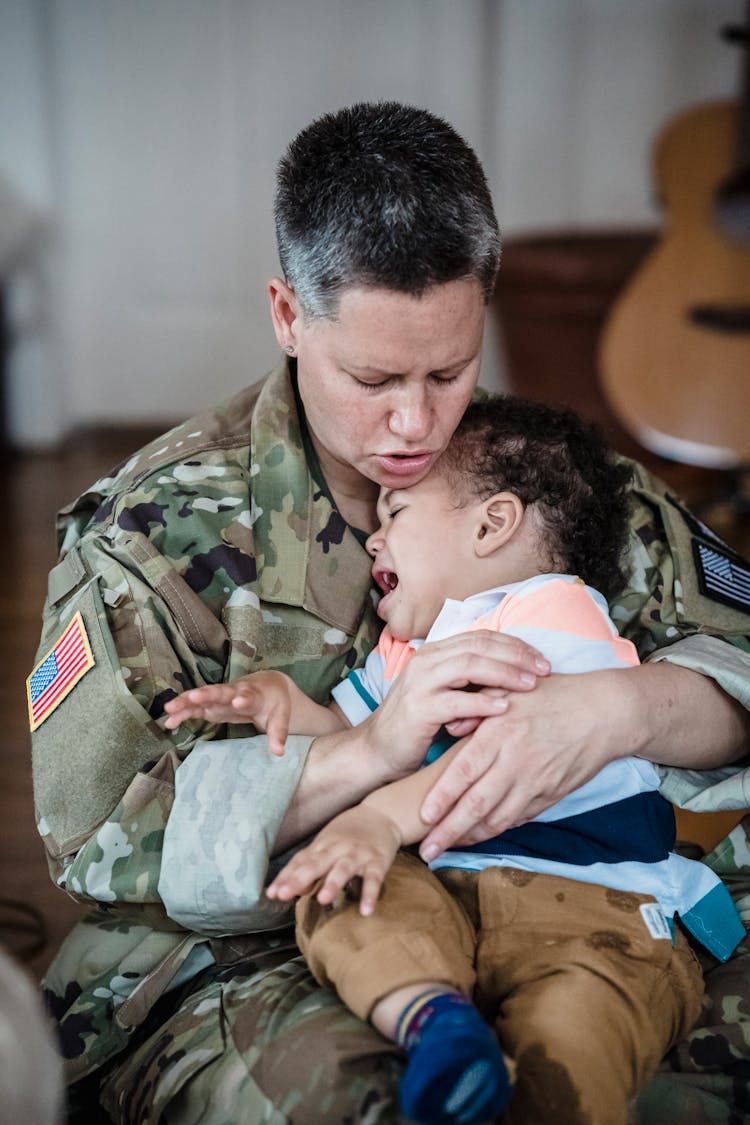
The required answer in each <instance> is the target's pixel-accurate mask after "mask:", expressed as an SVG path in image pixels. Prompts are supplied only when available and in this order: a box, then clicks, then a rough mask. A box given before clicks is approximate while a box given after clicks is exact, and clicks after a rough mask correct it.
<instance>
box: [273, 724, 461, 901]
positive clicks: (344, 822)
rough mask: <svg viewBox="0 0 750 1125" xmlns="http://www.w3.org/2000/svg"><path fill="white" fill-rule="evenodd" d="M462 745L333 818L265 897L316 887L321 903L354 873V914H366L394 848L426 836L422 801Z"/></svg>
mask: <svg viewBox="0 0 750 1125" xmlns="http://www.w3.org/2000/svg"><path fill="white" fill-rule="evenodd" d="M462 745H463V743H462V742H457V743H456V744H455V745H454V746H451V748H450V749H449V750H447V751H446V752H445V753H444V754H443V755H442V756H441V757H440V758H438V759H437V761H435V762H432V764H431V765H429V766H425V767H424V769H420V770H417V771H416V772H415V773H413V774H410V775H409V777H404V778H401V780H400V781H394V782H391V784H390V785H384V786H383V787H382V788H381V789H375V790H374V791H373V792H372V793H370V794H369V795H368V796H367V797H365V799H364V800H363V801H362V802H361V803H360V804H359V805H355V806H354V808H351V809H346V810H345V812H342V813H339V815H338V816H335V817H334V818H333V820H331V821H329V823H328V824H326V825H325V826H324V827H323V828H321V830H320V832H318V834H317V836H316V837H315V839H314V840H313V841H312V843H310V844H308V846H307V847H306V848H302V849H301V850H300V851H298V852H297V853H296V854H295V855H294V856H293V857H292V859H290V861H289V863H287V864H286V866H285V867H283V868H282V870H281V871H280V872H279V874H278V875H277V876H276V878H275V879H274V880H273V882H272V883H271V884H270V885H269V886H268V887H267V888H266V894H267V895H268V897H269V898H275V899H282V900H288V899H291V898H294V897H295V895H303V894H312V893H313V892H314V891H315V889H316V887H319V889H318V890H317V894H316V898H317V900H318V902H320V903H321V904H323V905H325V904H327V903H330V902H333V900H334V898H335V897H336V895H337V894H338V893H339V892H340V891H341V890H343V888H344V887H345V886H346V884H347V883H348V882H349V880H350V879H353V878H354V877H355V876H357V875H358V876H360V877H361V879H362V890H361V892H360V900H359V910H360V913H361V914H372V912H373V910H374V909H375V904H376V903H377V900H378V894H379V893H380V887H381V885H382V883H383V879H384V878H385V876H386V873H387V872H388V868H389V867H390V866H391V864H392V863H393V860H394V859H395V857H396V852H397V851H398V850H399V848H401V847H403V846H404V845H405V844H415V843H416V842H417V841H418V840H421V839H422V838H423V837H424V836H426V835H427V832H428V831H429V829H430V825H429V824H425V822H424V821H423V820H421V819H420V816H419V809H420V808H421V805H422V801H423V800H424V798H425V796H426V795H427V793H428V792H429V790H430V789H431V788H432V786H433V785H434V784H435V782H436V781H437V779H438V777H439V776H440V775H441V773H442V772H443V770H445V769H446V768H447V766H448V765H449V764H450V762H452V760H453V758H454V757H455V755H456V754H457V753H458V751H459V749H460V747H461V746H462ZM320 880H323V882H322V886H319V883H320Z"/></svg>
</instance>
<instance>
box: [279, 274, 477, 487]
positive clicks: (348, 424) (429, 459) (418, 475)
mask: <svg viewBox="0 0 750 1125" xmlns="http://www.w3.org/2000/svg"><path fill="white" fill-rule="evenodd" d="M274 284H277V283H274ZM278 284H281V283H278ZM286 292H287V294H288V295H289V299H288V301H287V315H286V321H285V323H284V324H283V325H282V326H281V329H280V325H279V323H278V319H277V315H276V310H275V315H274V323H275V325H276V330H277V336H278V337H279V342H280V343H281V344H282V347H286V346H287V345H291V346H292V347H293V348H294V351H295V353H296V355H297V372H298V379H299V392H300V396H301V398H302V402H303V403H304V407H305V413H306V416H307V422H308V426H309V428H310V433H311V435H312V438H313V441H314V444H315V447H316V451H317V453H318V457H319V458H320V463H321V468H322V470H323V473H324V475H325V477H326V480H327V481H328V483H329V485H330V487H331V488H332V489H336V488H342V487H343V488H345V489H347V490H350V489H354V490H356V489H357V488H359V490H360V493H361V494H364V493H365V492H366V493H367V495H371V494H372V484H370V483H369V482H375V484H377V485H381V486H385V487H386V488H407V487H408V486H409V485H411V484H415V483H416V482H417V481H419V480H421V479H422V477H424V476H425V475H426V474H427V473H428V472H429V470H430V468H431V467H432V465H433V464H434V463H435V461H436V460H437V458H438V457H439V456H440V454H441V453H442V451H443V450H444V449H445V447H446V445H447V444H448V441H449V439H450V437H451V435H452V433H453V431H454V429H455V428H456V425H457V424H458V421H459V419H460V417H461V415H462V414H463V412H464V410H465V408H466V406H467V404H468V402H469V400H470V398H471V395H472V392H473V390H474V387H475V385H476V382H477V378H478V375H479V362H480V352H481V346H482V329H483V326H484V310H485V306H484V300H483V297H482V291H481V288H480V286H479V283H478V282H476V281H473V280H472V281H468V280H463V281H451V282H447V283H446V284H444V285H436V286H433V288H432V289H429V290H428V291H427V292H426V293H425V294H424V295H423V296H422V297H413V296H410V295H409V294H405V293H398V292H394V291H393V290H390V289H375V288H352V289H348V290H345V291H344V293H343V295H342V297H341V302H340V306H339V310H338V314H337V315H336V317H335V319H320V320H310V321H307V322H305V321H304V319H303V316H302V314H301V312H300V310H299V307H298V306H297V301H296V297H295V295H294V293H293V291H291V290H289V289H287V290H286ZM273 293H274V290H273V286H272V297H273ZM280 330H281V332H282V334H280ZM363 478H364V479H363ZM358 482H359V484H358ZM363 485H364V489H363Z"/></svg>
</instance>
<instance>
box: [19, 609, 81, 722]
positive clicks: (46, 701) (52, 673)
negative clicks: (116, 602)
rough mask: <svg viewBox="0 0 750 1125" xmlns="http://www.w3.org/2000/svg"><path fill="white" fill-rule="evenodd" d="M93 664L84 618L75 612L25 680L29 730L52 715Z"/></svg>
mask: <svg viewBox="0 0 750 1125" xmlns="http://www.w3.org/2000/svg"><path fill="white" fill-rule="evenodd" d="M93 666H94V657H93V656H92V654H91V646H90V645H89V639H88V637H87V636H86V628H85V626H84V624H83V618H82V617H81V615H80V613H77V614H76V615H75V617H74V618H73V620H72V621H71V622H70V624H69V625H68V626H67V628H66V629H65V632H64V633H63V635H62V636H61V637H60V640H59V641H58V642H57V644H56V645H55V647H54V648H53V649H50V651H49V652H48V653H47V655H46V656H44V657H42V659H41V660H40V661H39V663H38V664H37V666H36V668H35V669H34V671H33V672H32V673H31V675H30V676H29V678H28V679H27V681H26V698H27V700H28V704H29V726H30V729H31V730H36V728H37V727H38V726H40V725H41V724H42V723H43V722H44V720H45V719H46V718H48V716H49V715H51V714H52V712H53V711H54V710H55V708H56V707H57V705H58V703H62V701H63V699H64V698H65V696H66V695H67V694H68V692H69V691H72V689H73V688H74V687H75V686H76V684H77V683H78V681H79V680H80V679H81V677H82V676H85V675H86V673H87V672H88V670H89V668H93Z"/></svg>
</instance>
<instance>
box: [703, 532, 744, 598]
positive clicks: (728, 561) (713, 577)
mask: <svg viewBox="0 0 750 1125" xmlns="http://www.w3.org/2000/svg"><path fill="white" fill-rule="evenodd" d="M693 555H694V558H695V567H696V570H697V572H698V585H699V587H700V592H701V593H702V594H703V596H704V597H706V598H711V600H712V601H715V602H723V603H724V605H731V606H734V607H736V608H737V609H741V610H743V611H744V612H745V613H750V565H748V563H746V562H745V561H744V559H741V558H740V556H739V555H735V554H734V552H733V551H731V550H726V551H722V550H719V548H718V547H716V546H714V544H713V543H704V542H702V541H701V540H700V539H694V540H693Z"/></svg>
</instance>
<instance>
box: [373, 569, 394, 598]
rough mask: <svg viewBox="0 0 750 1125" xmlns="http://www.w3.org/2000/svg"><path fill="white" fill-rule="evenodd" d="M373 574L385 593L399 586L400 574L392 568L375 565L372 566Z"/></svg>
mask: <svg viewBox="0 0 750 1125" xmlns="http://www.w3.org/2000/svg"><path fill="white" fill-rule="evenodd" d="M372 576H373V578H374V579H375V582H376V583H377V585H378V586H379V587H380V589H381V590H382V591H383V593H384V594H390V593H391V591H392V590H395V589H396V587H397V586H398V575H397V574H395V573H394V572H393V571H392V570H385V569H384V568H383V567H380V566H374V567H373V568H372Z"/></svg>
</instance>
